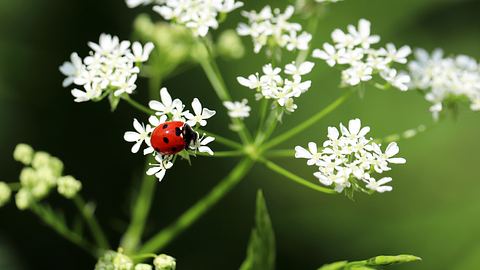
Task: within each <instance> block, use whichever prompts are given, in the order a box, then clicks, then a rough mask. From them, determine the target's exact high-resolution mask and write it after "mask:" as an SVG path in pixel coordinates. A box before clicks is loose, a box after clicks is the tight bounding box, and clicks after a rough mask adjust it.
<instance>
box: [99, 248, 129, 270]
mask: <svg viewBox="0 0 480 270" xmlns="http://www.w3.org/2000/svg"><path fill="white" fill-rule="evenodd" d="M95 270H134V269H133V261H132V260H131V259H130V258H129V257H128V256H126V255H124V254H122V250H121V249H120V250H119V252H115V251H113V250H109V251H107V252H105V253H104V254H103V256H102V257H101V258H100V259H99V260H98V261H97V263H96V264H95Z"/></svg>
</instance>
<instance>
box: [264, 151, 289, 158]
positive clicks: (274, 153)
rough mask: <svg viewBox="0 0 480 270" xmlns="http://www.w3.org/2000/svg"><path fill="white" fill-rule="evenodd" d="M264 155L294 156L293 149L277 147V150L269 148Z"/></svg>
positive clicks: (273, 156)
mask: <svg viewBox="0 0 480 270" xmlns="http://www.w3.org/2000/svg"><path fill="white" fill-rule="evenodd" d="M264 156H265V157H271V158H283V157H290V158H293V157H295V150H293V149H278V150H270V151H267V152H266V153H265V154H264Z"/></svg>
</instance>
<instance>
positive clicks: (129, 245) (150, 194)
mask: <svg viewBox="0 0 480 270" xmlns="http://www.w3.org/2000/svg"><path fill="white" fill-rule="evenodd" d="M152 162H154V159H153V156H149V157H148V158H147V159H146V160H145V171H146V170H147V169H148V166H149V165H148V164H150V163H152ZM157 183H158V182H157V181H155V179H154V177H153V176H149V175H146V174H144V175H143V177H142V183H141V186H140V190H139V192H138V194H137V197H136V201H135V205H134V206H133V207H132V211H131V222H130V225H129V226H128V228H127V231H126V232H125V234H124V235H123V237H122V241H121V243H120V246H121V247H122V248H124V249H125V252H126V253H127V254H133V253H134V252H135V251H136V250H137V248H138V246H139V244H140V241H141V238H142V234H143V231H144V229H145V223H146V222H147V217H148V213H149V212H150V208H151V205H152V201H153V199H154V195H155V188H156V186H157Z"/></svg>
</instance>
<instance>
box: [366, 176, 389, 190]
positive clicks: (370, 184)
mask: <svg viewBox="0 0 480 270" xmlns="http://www.w3.org/2000/svg"><path fill="white" fill-rule="evenodd" d="M391 181H392V178H391V177H383V178H382V179H380V180H378V181H376V180H375V179H374V178H369V179H367V180H366V182H367V185H366V187H367V188H369V189H371V190H374V191H376V192H379V193H384V192H386V191H392V190H393V187H391V186H385V184H387V183H390V182H391Z"/></svg>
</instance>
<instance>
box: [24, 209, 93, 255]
mask: <svg viewBox="0 0 480 270" xmlns="http://www.w3.org/2000/svg"><path fill="white" fill-rule="evenodd" d="M29 209H30V210H31V211H32V212H33V213H34V214H35V215H36V216H37V217H38V218H40V219H41V220H42V221H43V222H44V223H45V224H46V225H48V226H49V227H50V228H52V229H53V230H54V231H56V232H57V233H58V234H59V235H61V236H62V237H64V238H65V239H67V240H69V241H70V242H72V243H74V244H75V245H77V246H79V247H81V248H82V249H84V250H85V251H86V252H88V253H89V254H91V255H92V256H93V257H99V256H100V255H101V250H100V249H98V248H97V247H95V246H94V245H93V244H91V243H89V242H88V241H86V240H85V239H84V238H83V237H82V236H81V235H79V234H77V233H76V232H74V231H72V230H70V229H69V228H68V227H66V226H65V223H64V222H63V221H62V219H61V218H60V217H59V216H58V215H56V214H54V213H53V212H52V211H50V210H48V209H47V208H45V207H44V206H42V205H40V204H37V203H32V204H31V205H30V208H29Z"/></svg>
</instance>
